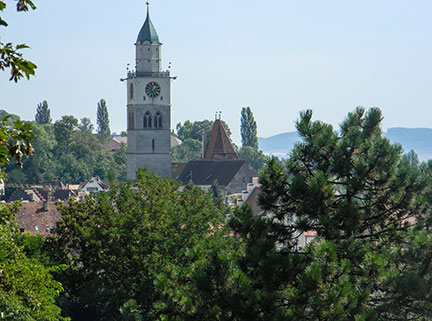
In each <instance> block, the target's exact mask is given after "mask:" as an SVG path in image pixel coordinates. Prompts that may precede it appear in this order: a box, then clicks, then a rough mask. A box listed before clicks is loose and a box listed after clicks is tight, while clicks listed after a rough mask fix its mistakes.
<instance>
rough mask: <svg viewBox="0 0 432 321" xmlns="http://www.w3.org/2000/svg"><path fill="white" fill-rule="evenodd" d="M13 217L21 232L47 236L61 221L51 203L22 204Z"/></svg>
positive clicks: (53, 204)
mask: <svg viewBox="0 0 432 321" xmlns="http://www.w3.org/2000/svg"><path fill="white" fill-rule="evenodd" d="M15 217H16V221H17V223H18V225H19V227H20V229H21V230H22V231H23V232H28V233H31V234H42V235H47V234H49V233H50V232H51V229H52V228H53V227H55V226H56V224H57V222H58V221H60V219H61V215H60V213H59V211H57V205H56V204H55V203H53V202H47V203H41V202H38V203H33V202H32V203H23V204H22V205H21V207H20V208H19V212H18V213H17V214H16V215H15Z"/></svg>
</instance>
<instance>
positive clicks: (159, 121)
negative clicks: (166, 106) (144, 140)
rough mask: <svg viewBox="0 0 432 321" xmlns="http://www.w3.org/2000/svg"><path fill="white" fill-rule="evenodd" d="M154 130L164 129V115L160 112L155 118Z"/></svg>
mask: <svg viewBox="0 0 432 321" xmlns="http://www.w3.org/2000/svg"><path fill="white" fill-rule="evenodd" d="M153 127H154V128H158V127H159V128H162V114H161V113H160V112H159V111H158V112H157V113H156V115H155V117H154V126H153Z"/></svg>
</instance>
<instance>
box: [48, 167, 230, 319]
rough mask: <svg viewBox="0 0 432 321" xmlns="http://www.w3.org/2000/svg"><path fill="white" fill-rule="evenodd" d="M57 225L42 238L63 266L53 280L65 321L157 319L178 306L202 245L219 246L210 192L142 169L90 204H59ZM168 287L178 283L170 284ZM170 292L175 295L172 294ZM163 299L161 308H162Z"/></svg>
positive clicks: (215, 210) (217, 218) (216, 213)
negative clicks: (59, 289)
mask: <svg viewBox="0 0 432 321" xmlns="http://www.w3.org/2000/svg"><path fill="white" fill-rule="evenodd" d="M60 211H61V213H62V220H61V222H60V223H59V226H58V229H56V231H55V233H56V236H55V237H54V238H52V239H51V240H50V245H51V249H52V252H51V253H52V255H54V257H55V258H56V260H57V262H58V263H61V264H66V266H67V268H66V270H65V272H63V273H60V274H59V275H58V279H59V280H60V281H61V282H62V283H63V286H64V288H65V292H66V293H65V296H64V298H63V299H62V300H61V305H62V307H63V308H64V311H65V315H68V316H71V317H72V319H73V320H157V319H158V317H159V316H160V315H162V314H164V315H174V314H172V313H173V312H172V311H173V310H175V307H173V306H172V305H182V304H184V302H183V301H182V302H177V301H176V300H172V301H171V300H168V299H169V298H171V297H173V298H175V299H177V298H179V295H181V294H180V292H181V286H180V285H187V284H188V283H190V277H191V274H192V273H193V271H194V268H195V264H196V262H199V260H200V259H201V258H202V257H203V256H205V255H207V254H206V253H207V245H209V244H211V242H216V240H219V241H222V242H223V241H224V238H223V236H224V234H225V232H224V231H223V229H222V225H221V222H222V219H223V213H222V212H221V210H219V209H218V208H217V207H216V206H215V204H214V203H213V200H212V198H211V196H210V195H208V194H206V193H205V192H203V191H202V190H201V189H199V188H196V187H191V188H188V189H185V190H183V191H179V186H178V185H177V183H174V182H172V181H170V180H168V179H162V178H160V177H158V176H155V175H153V174H148V173H147V172H143V171H141V172H138V180H137V181H136V182H133V183H132V182H128V183H127V184H120V185H119V186H113V187H112V189H111V190H110V191H109V192H107V193H99V194H98V195H97V198H96V199H92V198H87V199H86V200H85V201H83V202H77V201H74V200H71V201H69V203H68V204H65V205H60ZM175 285H179V286H178V287H177V286H175ZM177 288H178V290H177ZM168 302H169V303H168Z"/></svg>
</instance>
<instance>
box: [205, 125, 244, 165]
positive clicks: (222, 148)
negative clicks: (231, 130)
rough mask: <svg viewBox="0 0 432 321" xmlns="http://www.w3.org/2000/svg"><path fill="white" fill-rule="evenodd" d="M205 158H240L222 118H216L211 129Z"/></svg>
mask: <svg viewBox="0 0 432 321" xmlns="http://www.w3.org/2000/svg"><path fill="white" fill-rule="evenodd" d="M204 159H223V160H228V159H238V157H237V153H236V151H235V149H234V147H233V145H232V143H231V140H230V138H229V137H228V134H227V132H226V130H225V127H224V126H223V124H222V121H221V120H220V119H216V120H215V122H214V124H213V127H212V129H211V131H210V137H209V141H208V144H207V146H205V154H204Z"/></svg>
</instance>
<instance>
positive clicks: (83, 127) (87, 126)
mask: <svg viewBox="0 0 432 321" xmlns="http://www.w3.org/2000/svg"><path fill="white" fill-rule="evenodd" d="M78 128H79V130H80V131H82V132H88V133H93V130H94V126H93V124H92V122H91V120H90V118H87V117H84V118H81V120H80V124H79V126H78Z"/></svg>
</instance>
